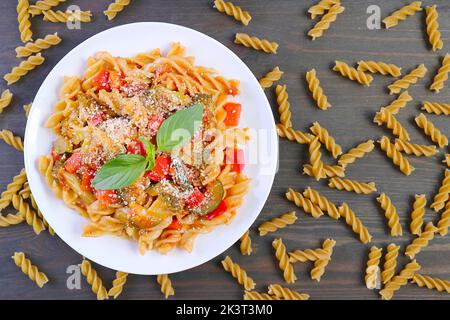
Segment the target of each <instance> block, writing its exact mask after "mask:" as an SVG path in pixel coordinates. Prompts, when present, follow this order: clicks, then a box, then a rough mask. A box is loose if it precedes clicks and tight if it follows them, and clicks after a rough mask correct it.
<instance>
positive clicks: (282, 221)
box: [258, 211, 297, 237]
mask: <svg viewBox="0 0 450 320" xmlns="http://www.w3.org/2000/svg"><path fill="white" fill-rule="evenodd" d="M296 220H297V216H296V215H295V211H291V212H288V213H285V214H283V215H281V216H279V217H276V218H273V219H272V220H269V221H266V222H263V223H262V224H261V225H260V226H259V227H258V231H259V235H260V236H261V237H262V236H265V235H266V234H268V233H270V232H275V231H277V230H278V229H282V228H284V227H286V226H287V225H290V224H294V223H295V221H296Z"/></svg>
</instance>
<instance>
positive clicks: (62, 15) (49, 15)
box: [42, 10, 92, 23]
mask: <svg viewBox="0 0 450 320" xmlns="http://www.w3.org/2000/svg"><path fill="white" fill-rule="evenodd" d="M42 14H43V15H44V21H49V22H53V23H57V22H61V23H66V22H73V21H80V22H91V17H92V13H91V11H80V10H76V11H66V12H64V11H61V10H58V11H53V10H46V11H42Z"/></svg>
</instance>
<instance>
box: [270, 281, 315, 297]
mask: <svg viewBox="0 0 450 320" xmlns="http://www.w3.org/2000/svg"><path fill="white" fill-rule="evenodd" d="M268 293H269V294H270V295H272V296H275V297H277V298H280V299H282V300H309V294H306V293H300V292H297V291H294V290H291V289H289V288H286V287H282V286H280V285H279V284H271V285H269V289H268Z"/></svg>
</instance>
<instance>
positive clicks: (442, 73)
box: [430, 53, 450, 93]
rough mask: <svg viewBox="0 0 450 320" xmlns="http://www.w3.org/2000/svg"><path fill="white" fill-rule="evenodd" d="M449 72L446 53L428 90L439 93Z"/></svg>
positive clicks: (449, 55) (448, 60)
mask: <svg viewBox="0 0 450 320" xmlns="http://www.w3.org/2000/svg"><path fill="white" fill-rule="evenodd" d="M449 72H450V54H448V53H447V54H446V55H445V57H444V59H443V60H442V66H441V67H440V68H439V70H438V72H437V74H436V75H435V76H434V80H433V83H432V84H431V86H430V90H432V91H436V92H438V93H439V91H441V89H443V88H444V84H445V82H446V81H447V80H448V73H449Z"/></svg>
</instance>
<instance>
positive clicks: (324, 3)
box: [308, 0, 341, 19]
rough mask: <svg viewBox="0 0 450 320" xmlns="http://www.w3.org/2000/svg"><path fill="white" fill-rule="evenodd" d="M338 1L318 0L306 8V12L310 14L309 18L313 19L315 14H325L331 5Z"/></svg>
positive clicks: (338, 0)
mask: <svg viewBox="0 0 450 320" xmlns="http://www.w3.org/2000/svg"><path fill="white" fill-rule="evenodd" d="M340 2H341V1H340V0H320V1H319V2H318V3H317V4H315V5H313V6H312V7H310V8H309V9H308V13H310V14H311V19H315V18H316V17H317V16H321V15H323V14H325V12H327V11H328V10H330V8H331V7H332V6H334V5H335V4H337V3H340Z"/></svg>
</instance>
